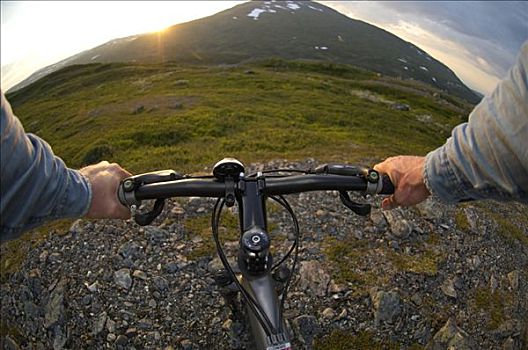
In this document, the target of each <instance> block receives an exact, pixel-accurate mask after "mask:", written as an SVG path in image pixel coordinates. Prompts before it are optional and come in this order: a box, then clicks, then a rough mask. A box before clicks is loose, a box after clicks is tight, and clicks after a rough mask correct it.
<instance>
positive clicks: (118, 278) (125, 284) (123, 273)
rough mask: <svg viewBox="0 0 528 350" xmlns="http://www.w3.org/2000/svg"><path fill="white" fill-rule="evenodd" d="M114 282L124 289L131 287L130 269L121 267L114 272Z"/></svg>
mask: <svg viewBox="0 0 528 350" xmlns="http://www.w3.org/2000/svg"><path fill="white" fill-rule="evenodd" d="M114 282H115V283H116V284H117V285H118V286H119V287H121V288H123V289H129V288H130V287H131V286H132V277H130V270H129V269H121V270H118V271H116V272H114Z"/></svg>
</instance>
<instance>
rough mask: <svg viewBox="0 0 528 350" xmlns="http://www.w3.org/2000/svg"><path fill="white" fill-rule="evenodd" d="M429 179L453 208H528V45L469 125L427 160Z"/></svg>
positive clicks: (459, 128) (435, 191)
mask: <svg viewBox="0 0 528 350" xmlns="http://www.w3.org/2000/svg"><path fill="white" fill-rule="evenodd" d="M424 179H425V182H426V185H427V187H428V189H429V191H430V192H431V193H432V194H433V195H434V196H436V197H437V198H439V199H440V200H442V201H444V202H447V203H456V202H459V201H461V200H464V199H486V198H489V199H497V200H503V201H508V200H515V201H521V202H528V42H526V43H525V44H524V45H523V47H522V48H521V53H520V55H519V57H518V60H517V62H516V64H515V65H514V66H513V67H512V68H511V69H510V71H509V72H508V75H507V77H506V78H505V79H504V80H502V81H501V82H500V83H499V84H498V85H497V87H496V88H495V90H494V91H493V92H492V93H491V95H489V96H486V97H485V98H484V99H483V100H482V101H481V102H480V103H479V104H478V105H477V106H476V107H475V109H474V110H473V112H471V114H470V116H469V120H468V122H467V123H464V124H461V125H459V126H457V127H456V128H455V129H453V132H452V135H451V137H450V138H449V139H448V140H447V142H446V143H445V144H444V145H443V146H442V147H440V148H438V149H436V150H434V151H433V152H431V153H429V154H428V155H427V157H426V162H425V169H424Z"/></svg>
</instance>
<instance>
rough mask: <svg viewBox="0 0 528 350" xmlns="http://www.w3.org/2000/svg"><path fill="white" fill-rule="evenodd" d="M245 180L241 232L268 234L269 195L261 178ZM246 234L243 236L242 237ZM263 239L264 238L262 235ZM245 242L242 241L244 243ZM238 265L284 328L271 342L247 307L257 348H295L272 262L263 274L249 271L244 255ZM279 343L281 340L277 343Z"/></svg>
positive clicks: (274, 320) (276, 325)
mask: <svg viewBox="0 0 528 350" xmlns="http://www.w3.org/2000/svg"><path fill="white" fill-rule="evenodd" d="M242 181H245V185H244V187H245V190H244V192H243V193H242V194H240V195H239V196H238V198H237V201H238V204H239V208H240V211H239V212H240V227H241V228H242V230H241V231H242V232H241V235H243V234H244V233H245V232H251V231H253V232H257V231H258V232H260V233H262V234H264V235H266V236H267V239H268V240H269V235H268V232H267V219H266V197H265V195H264V193H263V191H261V190H260V189H259V184H260V182H259V181H260V180H250V181H247V180H242ZM241 237H242V236H241ZM259 239H260V238H259ZM241 245H242V242H241ZM238 259H239V260H238V264H239V266H240V270H241V272H242V278H241V284H242V286H243V287H244V288H245V289H246V290H247V291H248V292H249V293H250V294H251V295H252V297H253V298H254V299H255V300H256V301H257V303H259V304H260V305H261V307H262V310H263V311H264V312H265V313H266V316H267V317H268V319H269V320H270V321H271V323H272V325H273V327H274V328H275V329H278V330H282V332H280V333H279V334H278V335H277V337H276V338H277V339H273V340H272V341H273V342H274V343H275V344H273V345H272V344H271V343H270V340H271V339H269V338H268V336H267V334H266V331H265V330H264V329H263V328H262V325H261V324H260V322H259V321H258V320H257V317H256V315H255V313H254V311H253V310H252V309H251V308H249V307H248V306H246V310H247V314H248V316H249V321H250V326H251V331H252V334H253V339H254V341H255V345H256V347H257V349H259V350H260V349H263V350H271V349H273V350H287V349H291V346H290V340H289V338H290V337H289V335H288V334H287V332H286V331H285V329H286V328H285V323H284V320H282V319H281V318H280V317H281V315H280V312H279V300H278V296H277V292H276V289H275V282H274V280H273V278H272V277H271V264H272V261H271V259H270V261H269V262H268V267H267V268H266V270H265V271H263V272H262V273H259V274H257V275H251V274H249V273H248V269H247V266H245V264H246V263H247V262H245V261H242V260H243V258H242V256H241V255H239V257H238ZM277 342H278V343H277Z"/></svg>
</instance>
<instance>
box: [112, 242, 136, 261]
mask: <svg viewBox="0 0 528 350" xmlns="http://www.w3.org/2000/svg"><path fill="white" fill-rule="evenodd" d="M117 251H118V253H119V254H120V255H121V256H122V257H123V258H125V259H126V258H135V257H136V256H137V255H138V253H139V251H140V247H139V245H138V244H137V243H135V242H133V241H128V242H125V243H123V244H122V245H121V246H120V247H119V249H118V250H117Z"/></svg>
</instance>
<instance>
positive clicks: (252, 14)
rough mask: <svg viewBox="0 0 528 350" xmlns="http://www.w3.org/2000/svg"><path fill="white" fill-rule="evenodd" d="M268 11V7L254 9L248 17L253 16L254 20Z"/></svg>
mask: <svg viewBox="0 0 528 350" xmlns="http://www.w3.org/2000/svg"><path fill="white" fill-rule="evenodd" d="M264 12H267V10H266V9H259V8H256V9H253V11H251V12H250V13H248V17H253V19H254V20H257V19H258V17H259V16H260V14H261V13H264Z"/></svg>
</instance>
